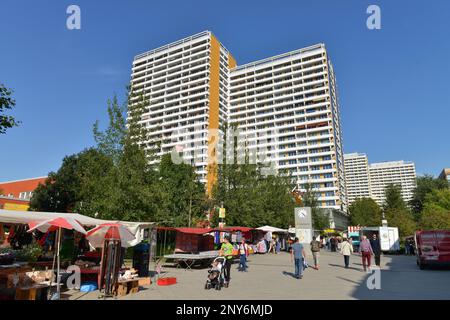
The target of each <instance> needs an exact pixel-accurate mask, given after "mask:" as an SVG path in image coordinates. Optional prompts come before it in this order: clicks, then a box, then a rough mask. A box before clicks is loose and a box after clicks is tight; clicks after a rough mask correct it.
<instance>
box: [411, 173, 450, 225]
mask: <svg viewBox="0 0 450 320" xmlns="http://www.w3.org/2000/svg"><path fill="white" fill-rule="evenodd" d="M416 181H417V186H416V188H415V189H414V195H413V198H412V200H411V202H410V206H411V210H412V213H413V215H414V219H415V220H416V221H417V222H419V221H420V220H421V218H422V210H423V205H424V202H425V197H426V196H427V195H428V194H430V193H431V192H432V191H433V190H444V189H448V187H449V185H448V182H447V181H445V180H443V179H436V178H434V177H433V176H430V175H424V176H422V177H418V178H417V180H416Z"/></svg>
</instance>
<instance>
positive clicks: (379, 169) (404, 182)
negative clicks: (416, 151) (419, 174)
mask: <svg viewBox="0 0 450 320" xmlns="http://www.w3.org/2000/svg"><path fill="white" fill-rule="evenodd" d="M369 173H370V193H371V197H372V198H373V199H374V200H375V201H376V202H377V203H378V204H379V205H383V204H384V202H385V200H386V197H385V194H384V191H385V189H386V187H387V186H388V185H389V184H395V185H399V186H400V187H401V188H402V197H403V200H404V201H405V202H406V203H408V202H409V201H410V200H411V199H412V197H413V192H414V188H415V187H416V169H415V166H414V163H413V162H410V161H392V162H380V163H372V164H370V165H369Z"/></svg>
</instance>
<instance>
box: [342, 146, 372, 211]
mask: <svg viewBox="0 0 450 320" xmlns="http://www.w3.org/2000/svg"><path fill="white" fill-rule="evenodd" d="M344 167H345V184H346V186H347V198H348V203H349V204H351V203H353V202H354V201H355V200H356V199H358V198H369V197H370V195H371V194H370V181H369V179H370V177H369V161H368V159H367V155H366V154H364V153H349V154H345V155H344Z"/></svg>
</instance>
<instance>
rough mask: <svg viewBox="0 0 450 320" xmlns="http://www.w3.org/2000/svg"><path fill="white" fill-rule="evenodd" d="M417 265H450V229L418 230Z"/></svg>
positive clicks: (416, 237) (421, 266)
mask: <svg viewBox="0 0 450 320" xmlns="http://www.w3.org/2000/svg"><path fill="white" fill-rule="evenodd" d="M414 238H415V241H416V248H417V249H416V256H417V265H418V266H419V268H420V269H421V270H423V269H425V268H426V267H428V266H431V265H434V266H450V230H430V231H416V234H415V237H414Z"/></svg>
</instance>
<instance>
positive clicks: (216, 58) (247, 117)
mask: <svg viewBox="0 0 450 320" xmlns="http://www.w3.org/2000/svg"><path fill="white" fill-rule="evenodd" d="M132 87H133V89H134V90H135V91H136V92H144V93H145V95H146V96H147V97H148V98H149V99H150V107H149V109H148V111H147V112H146V113H145V114H144V115H143V117H142V123H145V125H146V126H147V127H148V128H149V130H150V137H149V141H148V143H147V146H148V148H154V149H155V150H156V152H157V154H158V155H162V154H165V153H168V152H170V151H172V149H173V148H174V147H176V146H180V144H182V145H183V157H184V159H186V160H188V161H189V162H190V163H191V164H192V165H194V166H195V167H196V170H197V173H198V174H199V177H200V179H201V180H202V181H203V182H205V183H206V184H207V192H208V193H210V191H211V188H212V185H213V184H214V183H215V181H216V166H215V165H208V159H211V158H213V159H214V157H215V156H216V152H215V151H216V150H215V149H214V147H213V145H214V144H213V142H212V140H213V139H211V136H210V131H209V130H211V129H218V128H221V127H222V125H223V124H226V123H228V124H230V125H231V124H237V125H238V128H239V130H240V136H239V137H240V138H241V139H242V140H241V143H244V141H245V145H246V146H247V147H248V149H249V150H251V152H253V153H254V154H256V155H258V156H259V159H262V158H263V155H266V156H267V157H266V161H267V160H270V161H271V162H272V163H273V164H274V167H275V173H276V174H290V175H291V176H292V178H293V184H297V185H298V186H299V187H300V188H302V187H304V186H305V184H306V183H310V184H311V185H312V187H313V188H314V190H315V192H316V193H317V197H318V200H319V204H320V205H321V206H322V207H326V208H334V209H342V210H344V211H346V207H347V197H346V188H345V179H344V159H343V152H342V132H341V125H340V113H339V103H338V95H337V88H336V79H335V75H334V71H333V67H332V64H331V61H330V59H329V56H328V53H327V50H326V48H325V46H324V45H323V44H318V45H314V46H311V47H308V48H304V49H299V50H295V51H292V52H289V53H286V54H282V55H279V56H275V57H272V58H268V59H264V60H261V61H257V62H253V63H249V64H245V65H242V66H237V65H236V62H235V60H234V58H233V57H232V55H231V54H230V53H229V51H228V50H227V49H225V47H224V46H223V45H222V44H221V43H220V42H219V41H218V40H217V39H216V38H215V37H214V35H213V34H212V33H211V32H209V31H206V32H202V33H200V34H197V35H194V36H191V37H188V38H186V39H182V40H180V41H177V42H174V43H171V44H169V45H166V46H163V47H161V48H158V49H155V50H152V51H149V52H146V53H143V54H140V55H138V56H136V57H135V59H134V62H133V69H132Z"/></svg>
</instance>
